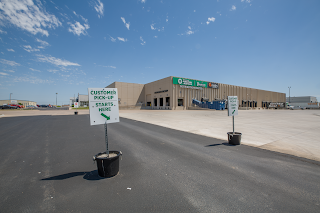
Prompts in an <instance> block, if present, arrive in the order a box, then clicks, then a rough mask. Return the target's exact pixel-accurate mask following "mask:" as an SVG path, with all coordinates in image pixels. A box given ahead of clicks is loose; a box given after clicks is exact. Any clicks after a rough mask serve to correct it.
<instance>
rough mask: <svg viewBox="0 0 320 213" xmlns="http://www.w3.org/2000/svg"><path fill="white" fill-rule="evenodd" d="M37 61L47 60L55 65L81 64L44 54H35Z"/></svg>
mask: <svg viewBox="0 0 320 213" xmlns="http://www.w3.org/2000/svg"><path fill="white" fill-rule="evenodd" d="M37 57H38V59H39V61H41V62H48V63H51V64H54V65H57V66H65V67H66V66H81V65H80V64H78V63H73V62H70V61H67V60H63V59H59V58H55V57H52V56H44V55H37Z"/></svg>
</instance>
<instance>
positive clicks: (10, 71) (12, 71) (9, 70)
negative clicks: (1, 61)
mask: <svg viewBox="0 0 320 213" xmlns="http://www.w3.org/2000/svg"><path fill="white" fill-rule="evenodd" d="M6 71H8V72H14V71H13V70H6Z"/></svg>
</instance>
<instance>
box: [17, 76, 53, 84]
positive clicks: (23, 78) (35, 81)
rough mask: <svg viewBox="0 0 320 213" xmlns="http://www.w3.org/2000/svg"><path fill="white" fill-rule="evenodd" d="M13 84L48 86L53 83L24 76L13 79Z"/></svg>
mask: <svg viewBox="0 0 320 213" xmlns="http://www.w3.org/2000/svg"><path fill="white" fill-rule="evenodd" d="M13 82H28V83H31V84H47V83H52V82H53V81H51V80H46V79H40V78H37V77H35V76H23V77H15V78H14V79H13Z"/></svg>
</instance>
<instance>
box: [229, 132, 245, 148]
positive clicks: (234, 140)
mask: <svg viewBox="0 0 320 213" xmlns="http://www.w3.org/2000/svg"><path fill="white" fill-rule="evenodd" d="M227 134H228V141H229V144H232V145H240V144H241V135H242V133H240V132H235V133H233V132H228V133H227Z"/></svg>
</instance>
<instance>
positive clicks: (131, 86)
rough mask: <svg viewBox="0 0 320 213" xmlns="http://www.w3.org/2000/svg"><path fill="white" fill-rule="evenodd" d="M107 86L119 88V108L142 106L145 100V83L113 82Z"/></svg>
mask: <svg viewBox="0 0 320 213" xmlns="http://www.w3.org/2000/svg"><path fill="white" fill-rule="evenodd" d="M107 88H117V89H118V97H119V108H120V109H122V108H135V107H141V106H142V105H143V104H144V103H145V101H144V84H135V83H125V82H113V83H112V84H110V85H109V86H107Z"/></svg>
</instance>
